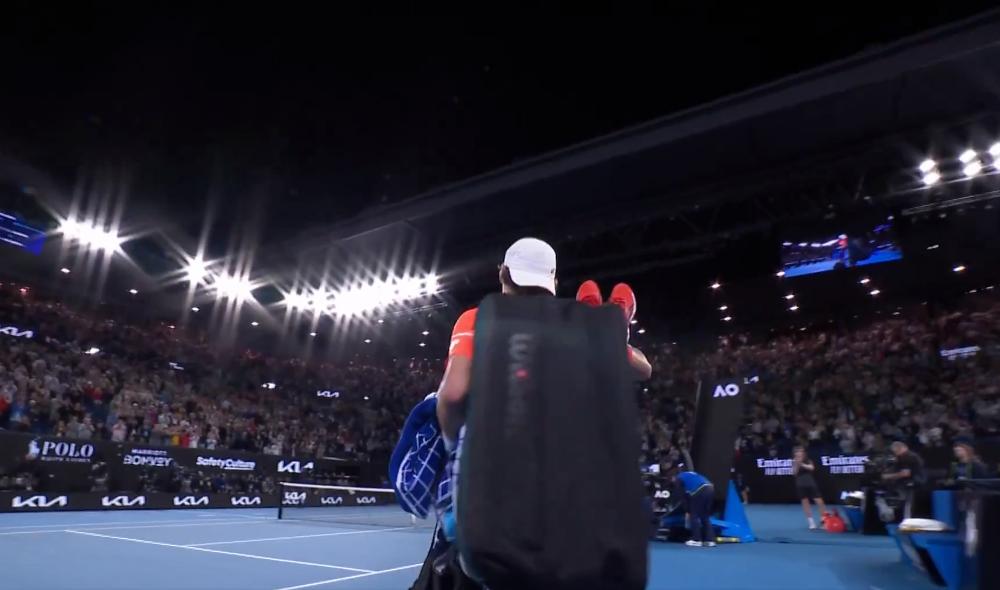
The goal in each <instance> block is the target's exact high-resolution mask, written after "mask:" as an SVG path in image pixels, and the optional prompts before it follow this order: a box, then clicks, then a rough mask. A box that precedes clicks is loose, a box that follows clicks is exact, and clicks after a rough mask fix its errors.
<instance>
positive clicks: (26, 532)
mask: <svg viewBox="0 0 1000 590" xmlns="http://www.w3.org/2000/svg"><path fill="white" fill-rule="evenodd" d="M64 532H66V531H64V530H62V529H59V530H56V531H14V532H11V533H0V536H7V535H44V534H45V533H64Z"/></svg>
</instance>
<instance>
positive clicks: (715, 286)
mask: <svg viewBox="0 0 1000 590" xmlns="http://www.w3.org/2000/svg"><path fill="white" fill-rule="evenodd" d="M711 287H712V288H713V289H718V288H720V287H722V284H721V283H720V282H719V281H715V282H714V283H712V285H711Z"/></svg>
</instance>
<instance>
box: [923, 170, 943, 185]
mask: <svg viewBox="0 0 1000 590" xmlns="http://www.w3.org/2000/svg"><path fill="white" fill-rule="evenodd" d="M920 180H922V181H923V183H924V185H926V186H931V185H932V184H937V183H938V181H940V180H941V174H940V173H939V172H938V171H937V170H931V171H930V172H928V173H927V174H924V176H923V178H921V179H920Z"/></svg>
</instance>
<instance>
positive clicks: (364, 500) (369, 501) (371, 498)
mask: <svg viewBox="0 0 1000 590" xmlns="http://www.w3.org/2000/svg"><path fill="white" fill-rule="evenodd" d="M375 502H378V500H376V499H375V496H362V497H360V498H358V504H374V503H375Z"/></svg>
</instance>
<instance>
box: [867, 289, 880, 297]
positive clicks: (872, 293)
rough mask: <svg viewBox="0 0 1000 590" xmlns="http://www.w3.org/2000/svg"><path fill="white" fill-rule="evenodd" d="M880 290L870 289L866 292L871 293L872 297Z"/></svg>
mask: <svg viewBox="0 0 1000 590" xmlns="http://www.w3.org/2000/svg"><path fill="white" fill-rule="evenodd" d="M881 292H882V291H879V290H878V289H872V290H871V291H869V292H868V294H869V295H871V296H872V297H875V296H876V295H878V294H879V293H881Z"/></svg>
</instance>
